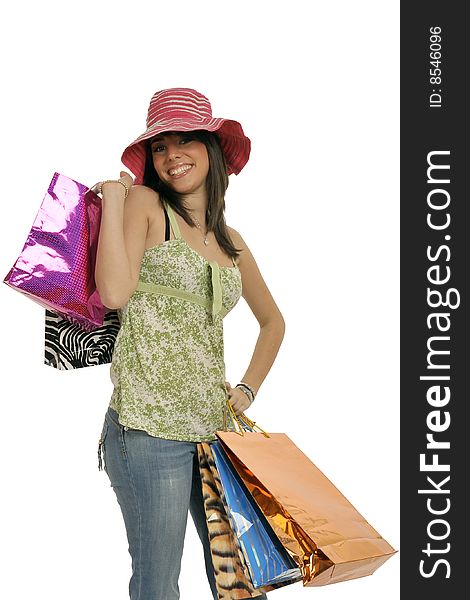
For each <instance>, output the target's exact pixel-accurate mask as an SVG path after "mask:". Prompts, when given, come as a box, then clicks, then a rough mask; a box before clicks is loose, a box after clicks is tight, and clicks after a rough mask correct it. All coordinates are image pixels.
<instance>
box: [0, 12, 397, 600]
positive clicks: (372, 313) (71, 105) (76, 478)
mask: <svg viewBox="0 0 470 600" xmlns="http://www.w3.org/2000/svg"><path fill="white" fill-rule="evenodd" d="M398 6H399V3H398V2H391V1H384V2H380V3H378V2H373V1H357V2H349V1H348V0H342V1H335V2H320V1H312V2H307V1H305V2H301V1H300V0H291V1H290V2H273V1H271V2H269V3H268V2H254V1H251V2H246V1H240V0H239V1H238V2H236V3H235V2H230V3H229V2H220V1H219V2H212V1H204V0H200V1H199V2H193V1H191V2H188V1H184V0H181V1H180V2H171V3H170V2H155V1H154V2H144V1H142V0H138V1H134V2H133V3H132V4H131V3H124V2H120V1H114V2H98V1H95V2H89V1H82V2H80V3H79V4H78V5H67V4H66V3H65V4H64V3H59V2H57V3H55V2H52V1H51V0H44V1H43V2H38V3H34V2H31V1H30V2H23V3H17V4H14V5H13V4H11V3H10V4H9V8H8V13H7V14H6V15H2V21H3V26H2V31H3V32H2V37H1V39H0V50H1V54H2V58H3V62H4V64H3V66H2V88H3V92H2V97H1V103H2V110H1V111H0V119H1V131H2V144H1V164H2V169H3V172H2V177H1V182H2V183H1V187H2V200H3V202H2V205H3V208H2V225H3V235H2V236H1V244H2V249H1V255H0V260H1V264H0V272H1V275H2V279H3V277H5V275H6V274H7V272H8V271H9V269H10V268H11V266H12V265H13V263H14V262H15V260H16V258H17V256H18V254H19V252H20V251H21V249H22V247H23V244H24V241H25V239H26V236H27V234H28V232H29V228H30V227H31V225H32V222H33V220H34V218H35V215H36V212H37V210H38V208H39V205H40V202H41V200H42V198H43V196H44V193H45V191H46V189H47V186H48V184H49V181H50V179H51V177H52V175H53V173H54V171H58V172H60V173H63V174H65V175H68V176H69V177H72V178H74V179H76V180H78V181H81V182H82V183H85V184H87V185H92V184H94V183H95V182H96V181H99V180H103V179H107V178H115V177H118V176H119V170H120V169H121V168H122V167H121V163H120V156H121V153H122V151H123V149H124V147H125V146H126V145H127V144H129V143H130V142H131V141H133V140H134V139H135V137H137V135H139V134H140V133H141V132H142V131H143V130H144V129H145V118H146V112H147V107H148V102H149V100H150V97H151V96H152V94H153V93H154V92H155V91H157V90H159V89H163V88H166V87H174V86H183V87H194V88H196V89H198V90H199V91H201V92H202V93H204V94H205V95H207V96H208V97H209V99H210V100H211V102H212V106H213V113H214V116H217V117H227V118H233V119H236V120H239V121H240V122H241V123H242V125H243V127H244V130H245V133H246V134H247V135H248V136H249V137H250V138H251V139H252V154H251V158H250V161H249V163H248V165H247V166H246V167H245V169H244V170H243V171H242V173H241V174H240V175H239V176H238V177H236V176H232V177H231V178H230V187H229V190H228V194H227V198H226V200H227V212H226V218H227V222H228V224H229V225H231V226H232V227H235V229H237V230H239V231H240V233H241V234H242V235H243V237H244V239H245V241H246V242H247V243H248V245H249V247H250V248H251V250H252V252H253V254H254V256H255V258H256V260H257V262H258V265H259V267H260V269H261V272H262V273H263V276H264V278H265V280H266V282H267V284H268V286H269V288H270V290H271V292H272V294H273V296H274V298H275V300H276V302H277V304H278V306H279V308H280V309H281V312H282V314H283V315H284V318H285V321H286V335H285V338H284V342H283V344H282V346H281V349H280V351H279V354H278V357H277V359H276V361H275V363H274V366H273V368H272V370H271V372H270V373H269V375H268V377H267V378H266V380H265V382H264V384H263V385H262V387H261V390H260V392H259V395H258V397H257V399H256V403H255V404H254V406H253V407H252V408H251V409H250V411H248V413H247V414H248V415H249V416H251V418H253V419H255V420H256V421H257V422H259V423H260V424H261V425H262V426H263V427H264V428H265V429H267V430H268V431H273V432H275V431H282V432H285V433H287V434H288V435H289V436H290V437H291V438H292V440H293V441H294V442H295V443H296V444H297V445H298V446H299V447H300V448H301V449H302V450H303V452H304V453H305V454H307V455H308V456H309V458H310V459H311V460H312V461H313V462H314V463H315V464H316V465H317V466H318V467H319V468H320V469H321V470H322V471H323V472H324V473H325V474H326V475H327V476H328V477H329V478H330V479H331V480H332V481H333V483H335V485H336V486H337V487H338V488H339V489H340V490H341V491H342V492H343V493H344V494H345V496H346V497H347V498H348V499H349V500H350V501H351V502H352V503H353V505H354V506H355V507H356V508H357V509H358V510H359V511H360V512H361V514H362V515H363V516H364V517H365V518H366V519H367V520H368V521H369V522H370V523H371V525H372V526H373V527H375V528H376V529H377V530H378V531H379V533H380V534H381V535H382V536H383V537H384V538H385V539H386V540H387V541H388V542H389V543H390V544H392V546H393V547H394V548H396V549H398V550H399V428H398V423H399V347H398V346H399V269H398V262H399V192H398V184H399V147H398V144H399V133H398V132H399V112H398V98H399V85H398V83H399V62H398V60H399V10H398ZM0 294H1V303H2V304H1V306H2V315H3V323H2V345H1V352H2V356H1V369H2V383H3V385H2V403H1V417H0V418H1V423H2V426H1V436H0V440H1V456H2V490H3V491H2V495H1V513H0V514H1V520H2V522H1V530H2V546H3V549H4V554H3V558H2V559H1V568H2V573H3V575H2V580H3V581H2V587H3V592H2V595H3V596H4V597H5V598H8V599H9V600H16V599H20V600H22V599H29V598H32V597H41V598H48V600H56V599H57V600H58V599H60V600H64V599H66V600H78V599H80V600H83V598H87V599H88V600H95V599H96V600H98V599H105V600H107V599H110V600H111V599H112V600H126V598H128V592H127V586H128V580H129V577H130V573H131V571H130V557H129V555H128V552H127V540H126V537H125V529H124V524H123V521H122V517H121V513H120V509H119V506H118V504H117V502H116V499H115V496H114V492H113V490H112V488H111V487H110V485H109V480H108V478H107V476H106V474H105V473H104V472H103V471H102V472H99V471H98V468H97V444H98V438H99V434H100V432H101V427H102V422H103V418H104V413H105V411H106V408H107V405H108V402H109V399H110V395H111V391H112V387H111V381H110V379H109V365H102V366H99V367H93V368H88V369H81V370H77V371H75V372H59V371H57V370H55V369H53V368H51V367H47V366H45V365H43V335H44V321H43V319H44V311H43V309H42V308H41V307H40V306H39V305H37V304H35V303H34V302H32V301H31V300H29V299H27V298H26V297H23V296H22V295H21V294H18V293H17V292H15V291H14V290H12V289H10V288H8V287H7V286H6V285H2V286H1V289H0ZM257 333H258V326H257V322H256V321H255V319H254V317H253V315H252V314H251V312H250V310H249V308H248V306H247V305H246V303H245V301H244V300H243V299H242V300H241V301H240V303H239V304H238V305H237V307H236V308H235V309H234V310H233V312H232V313H230V314H229V315H228V316H227V318H226V319H225V334H226V365H227V379H228V380H229V381H230V382H231V383H232V385H234V384H235V383H237V381H239V379H240V378H241V376H242V375H243V373H244V371H245V369H246V367H247V365H248V362H249V359H250V357H251V353H252V351H253V348H254V343H255V341H256V337H257ZM399 561H400V553H399V552H398V553H397V554H396V555H394V556H393V557H392V558H391V559H389V560H388V561H387V562H386V563H385V564H384V565H383V566H382V567H380V568H379V569H378V570H377V571H376V572H375V573H374V574H373V575H372V576H370V577H365V578H363V579H359V580H354V581H350V582H346V583H339V584H334V585H330V586H326V587H320V588H316V589H314V588H305V589H304V588H303V587H302V585H301V584H300V583H298V584H295V585H292V586H288V587H286V588H283V589H280V590H276V591H274V592H272V593H271V594H270V597H272V598H275V599H277V600H281V599H282V598H288V599H289V600H295V599H297V598H299V599H301V598H302V599H308V598H316V599H317V600H318V599H325V600H326V599H328V600H336V599H344V598H348V599H350V600H351V599H358V600H359V599H360V600H372V599H374V600H375V599H376V598H377V597H380V598H382V600H389V599H390V600H392V599H393V600H396V599H397V598H398V597H399ZM180 589H181V598H182V600H189V599H190V598H197V599H198V600H199V599H201V600H205V599H209V598H210V592H209V587H208V584H207V583H206V579H205V574H204V568H203V559H202V551H201V547H200V543H199V540H198V539H197V537H196V532H195V529H194V526H193V524H192V522H191V520H190V519H189V521H188V529H187V541H186V545H185V550H184V555H183V563H182V570H181V577H180Z"/></svg>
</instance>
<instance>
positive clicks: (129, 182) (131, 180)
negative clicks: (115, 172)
mask: <svg viewBox="0 0 470 600" xmlns="http://www.w3.org/2000/svg"><path fill="white" fill-rule="evenodd" d="M120 179H121V180H122V181H123V182H124V183H126V184H127V185H128V186H129V187H131V185H134V178H133V177H132V175H131V174H130V173H128V172H127V171H121V172H120Z"/></svg>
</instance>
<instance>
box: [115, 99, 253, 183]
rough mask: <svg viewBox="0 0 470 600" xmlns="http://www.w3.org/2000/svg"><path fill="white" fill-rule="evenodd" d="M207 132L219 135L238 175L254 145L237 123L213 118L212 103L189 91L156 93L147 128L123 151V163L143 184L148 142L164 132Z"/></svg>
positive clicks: (229, 163)
mask: <svg viewBox="0 0 470 600" xmlns="http://www.w3.org/2000/svg"><path fill="white" fill-rule="evenodd" d="M196 129H204V130H206V131H214V132H216V133H217V136H218V138H219V141H220V144H221V146H222V150H223V153H224V156H225V162H226V163H227V171H228V174H229V175H230V174H232V173H235V175H238V173H240V171H241V170H242V169H243V167H244V166H245V165H246V163H247V162H248V158H249V156H250V149H251V142H250V139H249V138H247V137H246V135H245V134H244V133H243V129H242V126H241V125H240V123H238V122H237V121H231V120H229V119H216V118H214V117H213V116H212V107H211V104H210V102H209V100H208V99H207V98H206V97H205V96H204V95H203V94H201V93H199V92H197V91H196V90H193V89H190V88H170V89H167V90H161V91H159V92H156V93H155V94H154V95H153V96H152V99H151V100H150V106H149V109H148V114H147V129H146V130H145V131H144V133H143V134H142V135H140V136H139V137H138V138H137V139H136V140H135V141H133V142H132V144H130V145H129V146H127V148H126V149H125V150H124V152H123V154H122V157H121V160H122V163H123V164H124V165H126V167H128V168H129V169H130V170H131V171H132V173H134V175H135V181H134V183H135V184H136V185H139V184H141V183H142V179H143V176H144V169H145V156H146V155H145V143H144V142H145V141H146V140H148V139H149V138H152V137H153V136H155V135H157V133H163V132H165V131H194V130H196Z"/></svg>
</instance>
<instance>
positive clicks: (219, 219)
mask: <svg viewBox="0 0 470 600" xmlns="http://www.w3.org/2000/svg"><path fill="white" fill-rule="evenodd" d="M172 133H173V132H172ZM174 133H179V134H180V135H184V136H188V137H191V138H194V139H196V140H198V141H200V142H202V143H203V144H204V145H205V147H206V148H207V155H208V158H209V172H208V173H207V178H206V189H207V210H206V221H207V230H208V231H213V232H214V235H215V239H216V240H217V242H218V244H219V246H221V248H223V250H224V251H225V252H226V253H227V254H228V255H229V256H232V257H234V258H238V256H239V254H240V252H241V248H240V249H238V248H236V247H235V246H234V244H233V242H232V240H231V238H230V234H229V232H228V230H227V224H226V222H225V215H224V211H225V192H226V190H227V188H228V184H229V180H228V175H227V165H226V163H225V159H224V154H223V151H222V147H221V146H220V142H219V139H218V137H217V135H216V134H214V133H211V132H210V131H205V130H202V129H201V130H197V131H189V132H181V133H180V132H176V131H175V132H174ZM145 153H146V159H145V171H144V177H143V181H142V183H143V185H146V186H147V187H149V188H151V189H152V190H155V191H156V192H158V194H159V196H160V198H161V199H162V200H165V201H166V202H167V203H168V204H169V205H170V206H171V207H172V208H173V209H174V211H175V212H177V213H178V214H179V215H180V216H181V217H182V218H183V219H184V220H185V221H186V223H188V225H191V226H192V227H193V226H194V222H193V221H192V219H191V217H190V215H189V213H188V211H187V209H186V207H185V205H184V196H183V195H182V194H178V193H177V192H175V191H174V190H173V189H172V188H170V187H169V186H167V185H166V184H165V183H164V182H163V181H162V180H161V179H160V178H159V177H158V175H157V172H156V171H155V167H154V166H153V158H152V150H151V140H149V141H147V143H146V147H145Z"/></svg>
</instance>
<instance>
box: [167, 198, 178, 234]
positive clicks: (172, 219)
mask: <svg viewBox="0 0 470 600" xmlns="http://www.w3.org/2000/svg"><path fill="white" fill-rule="evenodd" d="M164 204H165V208H166V211H167V213H168V217H169V218H170V223H171V228H172V229H173V234H174V236H175V238H176V239H177V240H180V239H181V232H180V228H179V226H178V223H177V221H176V218H175V213H174V212H173V209H172V208H171V206H170V205H169V204H168V203H167V202H164Z"/></svg>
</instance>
